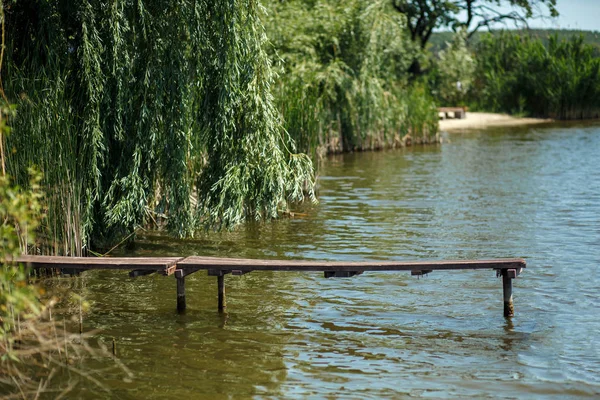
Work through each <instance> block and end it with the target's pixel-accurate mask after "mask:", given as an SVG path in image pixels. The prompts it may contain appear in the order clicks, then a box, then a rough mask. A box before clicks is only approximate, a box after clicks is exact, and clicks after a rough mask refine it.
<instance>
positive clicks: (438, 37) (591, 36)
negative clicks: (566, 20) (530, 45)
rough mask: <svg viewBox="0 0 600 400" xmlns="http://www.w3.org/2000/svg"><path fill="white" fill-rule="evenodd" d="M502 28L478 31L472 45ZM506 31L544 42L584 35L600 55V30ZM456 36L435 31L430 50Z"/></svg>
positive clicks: (434, 50)
mask: <svg viewBox="0 0 600 400" xmlns="http://www.w3.org/2000/svg"><path fill="white" fill-rule="evenodd" d="M500 32H502V30H496V31H491V32H486V31H484V32H477V33H475V35H473V37H472V38H471V40H470V41H469V45H470V46H471V47H473V46H475V45H476V44H477V42H479V40H480V38H481V36H482V35H486V34H488V33H491V34H492V35H497V34H499V33H500ZM504 32H511V33H513V34H515V35H529V36H533V37H537V38H540V39H541V40H542V42H544V44H547V43H548V37H549V36H552V35H558V39H559V41H562V40H566V39H569V38H571V37H572V36H574V35H575V36H578V35H582V36H583V39H584V43H587V44H591V45H592V46H594V47H595V48H596V54H597V55H598V56H600V32H599V31H582V30H574V29H528V30H526V29H520V30H508V31H504ZM453 36H454V32H434V33H433V35H431V39H430V40H429V46H430V50H431V51H432V52H433V53H435V54H437V53H438V52H439V51H440V50H442V49H443V48H444V47H446V43H447V42H449V41H451V40H452V37H453Z"/></svg>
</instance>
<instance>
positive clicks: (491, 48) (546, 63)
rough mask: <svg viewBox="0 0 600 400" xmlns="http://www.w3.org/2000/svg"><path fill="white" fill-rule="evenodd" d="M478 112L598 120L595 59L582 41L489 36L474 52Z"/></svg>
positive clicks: (599, 71) (599, 75)
mask: <svg viewBox="0 0 600 400" xmlns="http://www.w3.org/2000/svg"><path fill="white" fill-rule="evenodd" d="M476 54H477V71H476V76H477V82H476V89H475V91H474V92H473V97H474V101H475V102H476V103H477V104H478V106H479V107H481V108H485V109H489V110H492V111H502V112H509V113H524V114H528V115H531V116H535V117H550V118H556V119H584V118H598V117H600V58H599V57H598V56H597V55H596V52H595V49H594V47H593V46H591V45H588V44H585V43H584V41H583V37H582V36H573V37H572V38H571V39H570V40H560V41H559V40H558V37H557V36H550V37H549V39H548V44H547V45H544V43H543V42H542V40H541V39H537V38H530V37H527V36H519V35H513V34H503V35H500V36H494V37H492V36H488V37H486V38H484V39H483V40H482V41H481V42H480V44H479V45H478V48H477V52H476Z"/></svg>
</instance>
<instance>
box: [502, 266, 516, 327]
mask: <svg viewBox="0 0 600 400" xmlns="http://www.w3.org/2000/svg"><path fill="white" fill-rule="evenodd" d="M512 276H514V277H516V271H515V270H504V271H502V297H503V299H504V316H505V317H512V316H514V315H515V308H514V305H513V295H512V289H513V287H512V280H513V278H512Z"/></svg>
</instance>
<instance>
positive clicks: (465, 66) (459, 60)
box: [435, 29, 475, 106]
mask: <svg viewBox="0 0 600 400" xmlns="http://www.w3.org/2000/svg"><path fill="white" fill-rule="evenodd" d="M466 36H467V32H466V31H465V30H464V29H463V30H460V31H459V32H457V33H456V35H455V36H454V38H453V40H452V42H451V43H448V45H447V46H446V48H445V49H444V50H442V51H440V53H439V60H438V61H437V65H436V68H437V71H438V73H437V78H438V79H437V81H436V82H435V83H436V88H437V94H438V96H439V98H440V100H441V104H442V105H445V106H458V105H463V104H464V100H465V95H466V93H467V92H468V90H469V89H470V88H471V86H472V84H473V74H474V72H475V60H474V58H473V56H472V55H471V52H470V51H469V50H468V49H467V45H466Z"/></svg>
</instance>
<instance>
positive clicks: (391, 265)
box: [15, 256, 526, 317]
mask: <svg viewBox="0 0 600 400" xmlns="http://www.w3.org/2000/svg"><path fill="white" fill-rule="evenodd" d="M15 262H18V263H24V264H28V265H29V266H31V267H32V268H59V269H68V270H71V271H73V270H75V271H86V270H91V269H118V270H126V271H129V276H130V277H133V278H135V277H138V276H142V275H148V274H152V273H158V274H161V275H165V276H170V275H174V276H175V279H176V280H177V310H178V311H180V312H182V311H185V309H186V301H185V277H186V276H188V275H190V274H193V273H195V272H198V271H201V270H206V271H207V273H208V275H209V276H216V277H217V293H218V310H219V312H222V311H223V310H224V309H225V307H226V303H225V275H227V274H231V275H243V274H247V273H249V272H252V271H302V272H315V271H317V272H323V273H324V276H325V278H345V277H352V276H355V275H359V274H362V273H363V272H366V271H410V273H411V274H412V275H416V276H422V275H426V274H428V273H431V272H433V271H452V270H475V269H491V270H495V271H496V274H497V276H498V277H502V289H503V302H504V316H505V317H512V316H513V315H514V306H513V297H512V281H513V279H515V278H516V277H517V276H519V274H520V273H521V272H522V270H523V268H525V267H526V262H525V260H523V259H521V258H509V259H496V260H460V261H459V260H456V261H411V262H405V261H373V262H335V261H334V262H331V261H323V262H321V261H299V260H252V259H243V258H217V257H199V256H192V257H143V258H135V257H130V258H129V257H128V258H112V257H111V258H88V257H49V256H21V257H19V258H18V259H16V260H15Z"/></svg>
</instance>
